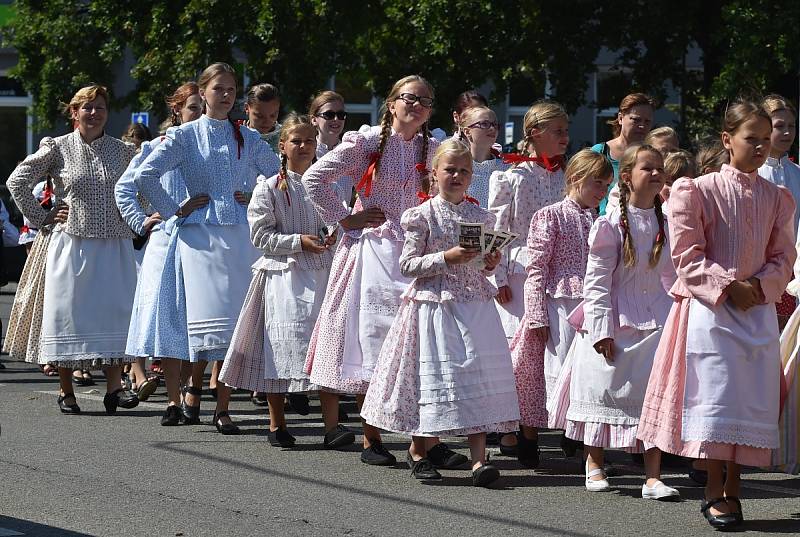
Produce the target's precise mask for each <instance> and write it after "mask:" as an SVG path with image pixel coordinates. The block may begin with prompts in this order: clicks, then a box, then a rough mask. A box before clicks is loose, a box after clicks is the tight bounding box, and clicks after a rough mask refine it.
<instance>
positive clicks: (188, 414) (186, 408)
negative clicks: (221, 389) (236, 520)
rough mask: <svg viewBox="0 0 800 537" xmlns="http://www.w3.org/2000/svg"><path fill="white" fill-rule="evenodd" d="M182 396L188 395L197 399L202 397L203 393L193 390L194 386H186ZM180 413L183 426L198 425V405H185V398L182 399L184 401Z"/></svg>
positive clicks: (196, 389) (199, 390) (198, 389)
mask: <svg viewBox="0 0 800 537" xmlns="http://www.w3.org/2000/svg"><path fill="white" fill-rule="evenodd" d="M183 390H184V395H185V394H187V393H190V394H192V395H195V396H197V397H201V396H202V395H203V391H202V390H201V389H200V388H195V387H194V386H186V387H184V389H183ZM181 411H182V412H183V423H184V424H185V425H200V405H199V404H198V405H195V406H191V405H187V404H186V398H185V397H184V401H183V402H182V403H181Z"/></svg>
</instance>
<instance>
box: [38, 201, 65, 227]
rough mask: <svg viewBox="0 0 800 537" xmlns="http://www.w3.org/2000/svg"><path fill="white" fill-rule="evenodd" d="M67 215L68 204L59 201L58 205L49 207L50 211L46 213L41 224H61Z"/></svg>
mask: <svg viewBox="0 0 800 537" xmlns="http://www.w3.org/2000/svg"><path fill="white" fill-rule="evenodd" d="M68 216H69V205H67V204H66V203H65V202H63V201H60V202H58V205H56V206H55V207H53V208H52V209H50V212H49V213H47V216H46V217H45V219H44V222H42V225H44V226H47V225H50V224H63V223H64V222H66V221H67V217H68Z"/></svg>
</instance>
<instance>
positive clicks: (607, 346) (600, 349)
mask: <svg viewBox="0 0 800 537" xmlns="http://www.w3.org/2000/svg"><path fill="white" fill-rule="evenodd" d="M594 350H595V351H597V354H602V355H603V357H604V358H605V359H606V360H608V361H609V362H613V361H614V340H613V339H611V338H610V337H607V338H605V339H601V340H600V341H598V342H597V343H595V344H594Z"/></svg>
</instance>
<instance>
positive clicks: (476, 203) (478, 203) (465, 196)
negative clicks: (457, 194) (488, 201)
mask: <svg viewBox="0 0 800 537" xmlns="http://www.w3.org/2000/svg"><path fill="white" fill-rule="evenodd" d="M464 201H468V202H470V203H474V204H475V205H480V204H481V202H479V201H478V200H476V199H475V198H473V197H472V196H468V195H466V194H464Z"/></svg>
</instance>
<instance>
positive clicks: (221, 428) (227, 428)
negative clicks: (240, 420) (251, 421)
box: [214, 410, 241, 435]
mask: <svg viewBox="0 0 800 537" xmlns="http://www.w3.org/2000/svg"><path fill="white" fill-rule="evenodd" d="M230 417H231V415H230V414H228V411H227V410H223V411H222V412H219V413H216V412H215V413H214V427H216V428H217V432H218V433H220V434H226V435H228V434H230V435H234V434H239V433H240V432H241V431H240V430H239V427H237V426H236V424H235V423H222V422H221V421H220V418H230Z"/></svg>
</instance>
